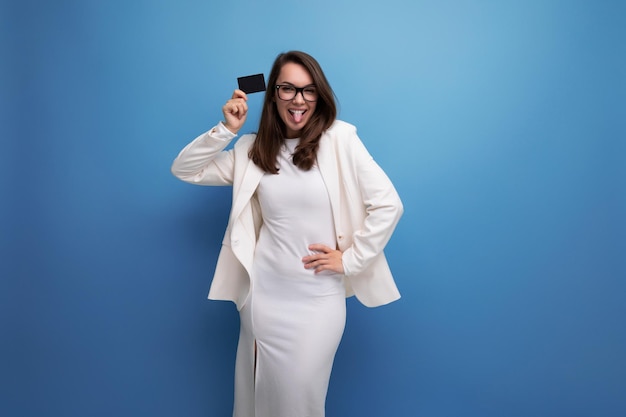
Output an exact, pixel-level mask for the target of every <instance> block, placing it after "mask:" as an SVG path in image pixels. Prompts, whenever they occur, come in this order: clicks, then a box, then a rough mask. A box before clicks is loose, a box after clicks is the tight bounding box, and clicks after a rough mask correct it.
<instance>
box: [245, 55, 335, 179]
mask: <svg viewBox="0 0 626 417" xmlns="http://www.w3.org/2000/svg"><path fill="white" fill-rule="evenodd" d="M290 62H291V63H295V64H299V65H302V66H303V67H304V68H305V69H306V70H307V71H308V73H309V74H310V75H311V78H312V79H313V84H315V86H316V89H317V92H318V99H317V103H316V107H315V112H314V113H313V115H312V116H311V118H310V119H309V121H308V122H307V123H306V125H305V126H304V128H303V129H302V135H301V136H300V143H299V145H298V147H297V148H296V151H295V153H294V154H293V163H294V164H295V165H296V166H297V167H298V168H300V169H303V170H305V171H308V170H309V169H311V167H313V165H314V164H315V159H316V156H317V150H318V148H319V141H320V138H321V137H322V133H323V132H324V131H325V130H326V129H328V128H329V127H330V126H331V125H332V124H333V122H334V121H335V118H336V117H337V105H336V104H335V94H334V93H333V90H332V88H331V87H330V84H329V83H328V80H326V76H325V75H324V72H323V71H322V68H321V67H320V64H319V63H318V62H317V61H316V60H315V58H313V57H312V56H310V55H308V54H306V53H304V52H300V51H290V52H285V53H282V54H280V55H278V56H277V57H276V60H275V61H274V65H273V66H272V70H271V72H270V76H269V80H268V83H267V90H266V92H265V99H264V101H263V110H262V112H261V121H260V123H259V131H258V132H257V135H256V140H255V141H254V143H253V144H252V147H251V148H250V152H249V155H248V156H249V157H250V159H252V161H253V162H254V163H255V164H256V165H257V166H259V167H260V168H261V169H262V170H263V171H265V172H268V173H270V174H277V173H278V168H277V167H276V160H277V158H278V153H279V152H280V147H281V145H282V143H283V140H284V138H285V136H286V126H285V123H284V122H283V120H282V119H281V118H280V115H279V114H278V110H277V108H276V100H275V97H276V81H277V80H278V76H279V75H280V71H281V69H282V68H283V66H284V65H285V64H287V63H290Z"/></svg>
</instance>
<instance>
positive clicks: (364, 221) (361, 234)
mask: <svg viewBox="0 0 626 417" xmlns="http://www.w3.org/2000/svg"><path fill="white" fill-rule="evenodd" d="M347 139H348V140H345V141H343V140H342V142H343V143H344V146H343V151H344V152H345V153H346V155H347V158H348V161H349V163H348V164H347V165H348V166H349V167H350V171H351V172H350V173H344V174H347V175H344V176H343V181H344V182H346V181H351V182H352V183H349V184H345V190H346V192H347V193H348V194H349V195H348V199H347V201H348V204H353V205H359V207H357V206H353V207H351V210H350V211H351V212H352V214H353V216H352V218H353V220H355V221H357V222H358V223H357V224H353V227H354V229H353V233H352V236H351V238H352V244H351V245H350V246H349V247H348V248H346V250H345V251H344V252H343V255H342V262H343V266H344V272H345V275H346V276H354V275H358V274H360V273H362V272H363V271H364V270H365V269H367V268H368V266H370V265H371V263H372V262H373V261H374V260H375V259H376V258H377V257H378V256H380V255H381V254H382V253H383V249H384V248H385V245H386V244H387V242H388V241H389V239H390V238H391V235H392V233H393V231H394V229H395V227H396V225H397V224H398V221H399V220H400V217H401V216H402V213H403V211H404V208H403V205H402V201H401V200H400V196H399V195H398V193H397V191H396V189H395V188H394V186H393V184H392V183H391V180H390V179H389V177H388V176H387V175H386V174H385V172H384V171H383V170H382V168H381V167H380V166H379V165H378V164H377V163H376V162H375V161H374V159H373V158H372V156H371V155H370V154H369V152H368V151H367V149H366V148H365V145H363V143H362V142H361V140H360V139H359V137H358V136H357V133H356V128H354V127H353V129H351V130H350V133H349V134H348V138H347ZM359 212H360V213H359ZM356 213H358V214H359V215H354V214H356ZM356 219H358V220H356Z"/></svg>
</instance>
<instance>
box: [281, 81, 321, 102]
mask: <svg viewBox="0 0 626 417" xmlns="http://www.w3.org/2000/svg"><path fill="white" fill-rule="evenodd" d="M276 90H277V91H278V98H279V99H281V100H285V101H289V100H293V99H294V98H296V96H297V95H298V93H301V94H302V98H303V99H305V100H306V101H317V88H315V86H314V85H307V86H306V87H294V86H293V85H290V84H278V85H277V86H276Z"/></svg>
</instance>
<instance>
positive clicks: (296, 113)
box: [289, 110, 306, 123]
mask: <svg viewBox="0 0 626 417" xmlns="http://www.w3.org/2000/svg"><path fill="white" fill-rule="evenodd" d="M304 113H306V110H289V114H291V117H292V118H293V121H294V122H296V123H300V122H301V121H302V118H303V117H304Z"/></svg>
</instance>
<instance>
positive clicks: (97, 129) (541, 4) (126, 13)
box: [0, 0, 626, 417]
mask: <svg viewBox="0 0 626 417" xmlns="http://www.w3.org/2000/svg"><path fill="white" fill-rule="evenodd" d="M1 4H2V6H1V9H0V26H1V30H2V32H1V35H2V36H1V39H2V43H1V46H0V47H1V48H2V49H1V51H0V52H1V54H2V55H1V56H2V64H1V71H2V73H1V74H2V76H1V77H0V79H1V81H0V82H1V84H0V88H1V92H2V94H1V100H2V101H1V106H2V111H1V117H2V119H1V120H0V121H1V131H0V134H1V136H2V151H1V152H0V166H1V167H2V168H1V169H2V173H1V177H2V179H1V180H0V184H1V186H2V196H3V197H2V203H1V206H0V207H1V210H2V223H1V224H0V226H1V229H0V243H1V245H2V250H1V255H0V256H1V258H2V259H1V262H0V274H1V287H0V297H1V298H0V313H1V314H0V316H1V319H0V320H2V321H1V324H2V343H1V345H0V384H1V386H0V395H1V398H0V399H1V402H0V414H2V415H3V416H28V417H30V416H33V417H35V416H37V417H40V416H64V417H84V416H107V417H109V416H153V417H157V416H187V417H191V416H227V415H229V414H230V412H231V406H232V383H233V381H232V374H233V366H234V354H235V346H236V340H237V332H238V317H237V313H236V310H235V308H234V306H233V305H232V304H231V303H225V302H208V301H206V299H205V297H206V293H207V291H208V287H209V284H210V277H211V275H212V272H213V268H214V265H215V260H216V256H217V252H218V250H219V246H220V241H221V238H222V233H223V230H224V227H225V225H226V219H227V216H228V209H229V199H230V190H229V189H228V188H204V187H194V186H191V185H188V184H184V183H182V182H180V181H178V180H176V179H175V178H174V177H172V176H171V174H170V173H169V167H170V164H171V161H172V160H173V158H174V157H175V156H176V154H177V153H178V151H179V150H180V149H181V148H182V147H183V146H184V145H185V144H186V143H187V142H188V141H190V140H191V139H193V138H194V137H195V136H196V135H198V134H200V133H202V132H203V131H204V130H206V129H209V128H210V127H211V126H212V125H213V124H215V123H216V122H217V121H218V120H220V118H221V111H220V108H221V105H222V104H223V102H224V101H225V100H226V99H227V98H228V97H229V96H230V94H231V92H232V90H233V89H234V88H235V87H236V77H238V76H241V75H248V74H253V73H258V72H264V73H265V75H266V76H267V75H268V72H269V69H270V66H271V63H272V62H273V60H274V58H275V56H276V55H277V54H278V53H279V52H282V51H286V50H289V49H302V50H305V51H307V52H309V53H311V54H312V55H313V56H315V57H316V58H317V59H318V60H319V61H320V63H321V64H322V66H323V68H324V69H325V71H326V73H327V76H328V78H329V80H330V81H331V84H332V86H333V88H334V89H335V92H336V94H337V95H338V97H339V101H340V108H341V111H340V118H342V119H344V120H346V121H348V122H351V123H353V124H355V125H357V126H358V128H359V134H360V136H361V138H362V140H363V141H364V142H365V144H366V145H367V147H368V148H369V150H370V152H371V153H372V154H373V155H374V157H375V158H376V159H377V161H378V162H379V164H380V165H381V166H382V167H383V168H384V169H385V170H386V172H387V173H388V175H389V176H390V177H391V179H392V180H393V181H394V183H395V184H396V186H397V189H398V191H399V193H400V195H401V196H402V198H403V201H404V203H405V209H406V211H405V215H404V217H403V218H402V220H401V222H400V224H399V227H398V229H397V232H396V234H395V235H394V237H393V238H392V240H391V242H390V243H389V245H388V248H387V254H388V258H389V260H390V264H391V267H392V270H393V272H394V274H395V277H396V279H397V282H398V285H399V287H400V289H401V291H402V294H403V298H402V299H401V300H400V301H398V302H396V303H393V304H391V305H389V306H385V307H382V308H377V309H367V308H365V307H363V306H361V305H360V304H358V303H357V302H356V301H355V300H354V299H350V300H349V302H348V309H349V311H348V324H347V328H346V332H345V336H344V340H343V342H342V345H341V347H340V349H339V352H338V354H337V359H336V363H335V369H334V374H333V378H332V380H331V386H330V392H329V396H328V404H327V414H328V416H329V417H334V416H359V417H373V416H411V417H412V416H418V417H421V416H424V417H439V416H441V417H444V416H449V417H459V416H461V417H466V416H467V417H474V416H480V417H503V416H507V417H515V416H520V417H521V416H523V417H527V416H528V417H530V416H533V417H537V416H568V417H575V416H603V417H613V416H615V417H618V416H619V417H622V416H624V415H626V395H625V393H626V326H625V324H624V319H625V317H626V302H625V298H626V297H625V296H626V261H625V258H626V257H625V256H624V252H625V249H626V242H625V239H626V225H625V220H624V217H625V213H626V172H625V171H626V146H625V139H626V124H625V120H626V104H625V103H626V99H625V97H626V47H625V45H626V42H624V40H625V39H626V25H624V16H625V13H626V5H625V3H624V2H619V1H580V0H579V1H575V0H572V1H556V0H554V1H550V0H547V1H545V0H544V1H409V0H406V1H402V0H386V1H380V2H378V1H375V2H362V1H328V0H321V1H315V2H313V1H309V2H301V1H295V0H292V1H278V0H274V1H271V0H270V1H252V0H250V1H242V0H232V1H230V2H209V1H147V0H146V1H140V0H125V1H106V2H105V1H78V0H74V1H69V0H65V1H63V0H57V1H54V2H44V1H34V0H23V1H12V2H7V1H3V2H2V3H1ZM261 98H262V95H260V94H257V95H255V96H253V97H251V99H250V106H251V113H250V117H249V120H248V123H247V125H246V127H245V128H244V129H245V130H247V131H254V130H255V129H256V125H257V122H258V116H259V113H260V104H261Z"/></svg>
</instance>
